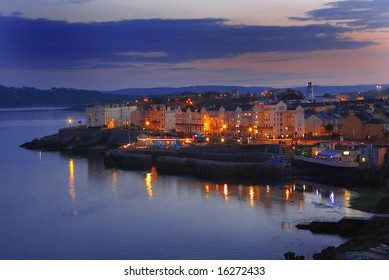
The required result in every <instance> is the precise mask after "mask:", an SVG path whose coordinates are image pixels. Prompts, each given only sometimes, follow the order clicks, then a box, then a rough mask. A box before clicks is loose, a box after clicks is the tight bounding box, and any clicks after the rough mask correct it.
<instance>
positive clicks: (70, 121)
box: [68, 118, 73, 127]
mask: <svg viewBox="0 0 389 280" xmlns="http://www.w3.org/2000/svg"><path fill="white" fill-rule="evenodd" d="M72 122H73V120H72V119H71V118H68V124H69V127H71V126H72Z"/></svg>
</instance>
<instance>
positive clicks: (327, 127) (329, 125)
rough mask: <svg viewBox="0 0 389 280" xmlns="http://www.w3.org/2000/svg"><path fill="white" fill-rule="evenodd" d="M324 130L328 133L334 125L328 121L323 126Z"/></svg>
mask: <svg viewBox="0 0 389 280" xmlns="http://www.w3.org/2000/svg"><path fill="white" fill-rule="evenodd" d="M324 129H325V131H326V132H327V133H328V134H330V133H331V132H332V131H333V130H334V125H333V124H331V123H329V124H327V125H326V126H325V127H324Z"/></svg>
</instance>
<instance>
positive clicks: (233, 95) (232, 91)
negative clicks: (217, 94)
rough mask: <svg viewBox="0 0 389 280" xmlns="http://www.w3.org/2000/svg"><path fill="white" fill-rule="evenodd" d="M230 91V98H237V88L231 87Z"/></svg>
mask: <svg viewBox="0 0 389 280" xmlns="http://www.w3.org/2000/svg"><path fill="white" fill-rule="evenodd" d="M231 93H232V98H239V89H237V88H233V89H232V90H231Z"/></svg>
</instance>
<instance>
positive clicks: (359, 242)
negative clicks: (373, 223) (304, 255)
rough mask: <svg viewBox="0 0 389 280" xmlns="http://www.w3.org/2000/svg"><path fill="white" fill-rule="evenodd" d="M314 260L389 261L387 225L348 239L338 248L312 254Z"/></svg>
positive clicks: (388, 229)
mask: <svg viewBox="0 0 389 280" xmlns="http://www.w3.org/2000/svg"><path fill="white" fill-rule="evenodd" d="M313 259H315V260H339V259H381V260H388V259H389V225H387V226H385V227H383V228H382V229H380V230H377V231H376V232H372V233H370V234H366V235H362V236H357V237H353V238H351V239H349V240H348V241H346V242H345V243H343V244H341V245H340V246H338V247H333V246H330V247H327V248H325V249H324V250H322V251H321V252H320V253H317V254H314V255H313Z"/></svg>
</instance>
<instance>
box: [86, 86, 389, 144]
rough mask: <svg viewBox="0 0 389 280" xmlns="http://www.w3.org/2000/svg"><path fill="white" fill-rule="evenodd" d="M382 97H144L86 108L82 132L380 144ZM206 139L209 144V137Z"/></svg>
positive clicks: (385, 121) (384, 133)
mask: <svg viewBox="0 0 389 280" xmlns="http://www.w3.org/2000/svg"><path fill="white" fill-rule="evenodd" d="M387 93H388V90H384V89H382V88H381V87H379V86H377V89H376V90H375V92H374V94H371V95H370V96H368V97H364V96H362V95H360V96H356V97H354V98H353V97H352V96H351V95H347V94H340V95H330V94H327V95H325V96H321V97H315V96H314V93H313V86H312V83H308V85H307V92H306V93H305V95H304V94H302V93H300V92H298V91H295V90H290V89H288V90H287V91H285V92H282V93H281V94H279V95H277V94H275V93H272V92H263V93H260V94H246V95H244V96H240V95H239V90H237V89H235V90H233V91H232V92H231V93H206V94H197V93H189V94H183V95H181V96H177V97H172V98H166V99H165V100H163V101H165V103H163V104H161V103H157V102H155V101H153V100H152V99H151V98H143V99H139V100H135V101H134V102H132V103H135V105H127V104H126V105H119V104H110V105H101V104H99V105H94V106H90V107H87V109H86V127H104V128H107V129H111V128H124V127H125V128H132V129H138V130H141V131H143V132H147V133H155V132H159V133H162V134H163V133H181V134H185V135H186V136H188V135H191V136H193V135H205V136H218V141H219V143H222V142H223V141H227V140H228V141H231V140H234V141H236V142H240V141H246V142H247V141H248V142H251V141H253V142H256V141H257V140H266V139H270V140H277V139H278V140H283V141H288V140H289V141H290V140H291V139H298V140H310V139H313V140H315V139H337V140H350V141H364V142H370V143H384V142H386V140H387V139H388V137H389V103H388V101H387V100H386V99H385V98H386V94H387ZM160 99H161V98H160ZM159 101H161V100H159ZM206 139H208V141H210V137H208V138H206Z"/></svg>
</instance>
